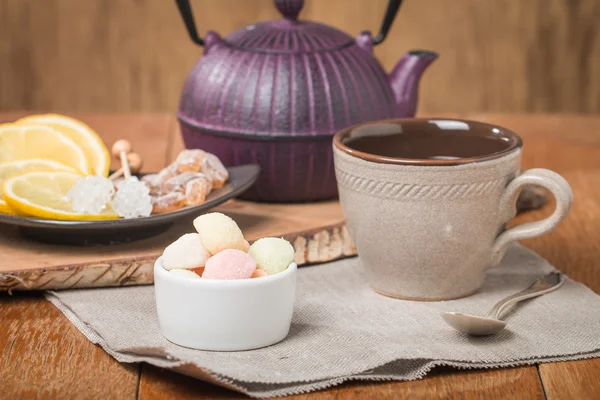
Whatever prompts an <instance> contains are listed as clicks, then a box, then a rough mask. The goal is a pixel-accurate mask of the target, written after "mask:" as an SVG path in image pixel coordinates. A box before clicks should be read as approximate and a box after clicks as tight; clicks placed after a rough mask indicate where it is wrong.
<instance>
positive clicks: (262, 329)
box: [154, 257, 297, 351]
mask: <svg viewBox="0 0 600 400" xmlns="http://www.w3.org/2000/svg"><path fill="white" fill-rule="evenodd" d="M296 270H297V266H296V263H294V262H292V263H291V264H290V266H289V267H288V268H287V269H286V270H285V271H283V272H280V273H278V274H275V275H270V276H265V277H261V278H253V279H239V280H213V279H190V278H186V277H185V276H180V275H177V274H171V273H169V271H167V270H165V269H164V268H163V266H162V257H160V258H159V259H158V260H156V263H155V264H154V291H155V293H156V309H157V312H158V322H159V324H160V329H161V331H162V334H163V335H164V336H165V337H166V338H167V339H168V340H169V341H171V342H173V343H175V344H178V345H180V346H185V347H190V348H193V349H199V350H217V351H236V350H251V349H257V348H260V347H265V346H270V345H272V344H275V343H277V342H279V341H281V340H283V339H284V338H285V337H286V336H287V334H288V332H289V330H290V325H291V322H292V314H293V312H294V300H295V296H296Z"/></svg>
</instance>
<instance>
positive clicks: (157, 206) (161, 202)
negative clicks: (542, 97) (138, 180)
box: [152, 192, 185, 214]
mask: <svg viewBox="0 0 600 400" xmlns="http://www.w3.org/2000/svg"><path fill="white" fill-rule="evenodd" d="M183 206H185V194H183V193H181V192H171V193H167V194H164V195H162V196H158V197H154V198H152V212H153V213H154V214H162V213H166V212H171V211H175V210H179V209H180V208H181V207H183Z"/></svg>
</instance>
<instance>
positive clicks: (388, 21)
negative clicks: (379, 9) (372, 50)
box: [373, 0, 402, 45]
mask: <svg viewBox="0 0 600 400" xmlns="http://www.w3.org/2000/svg"><path fill="white" fill-rule="evenodd" d="M400 5H402V0H390V2H389V3H388V6H387V10H386V11H385V15H384V16H383V22H382V23H381V29H379V33H378V34H377V36H375V38H374V39H373V45H378V44H380V43H382V42H383V41H384V40H385V38H386V36H387V34H388V32H389V30H390V28H391V27H392V23H393V22H394V19H395V18H396V14H398V9H399V8H400Z"/></svg>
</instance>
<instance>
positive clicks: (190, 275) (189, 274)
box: [169, 268, 200, 279]
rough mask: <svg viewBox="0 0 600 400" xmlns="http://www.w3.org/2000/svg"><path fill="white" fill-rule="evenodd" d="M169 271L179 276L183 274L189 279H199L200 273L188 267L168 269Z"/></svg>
mask: <svg viewBox="0 0 600 400" xmlns="http://www.w3.org/2000/svg"><path fill="white" fill-rule="evenodd" d="M169 273H170V274H175V275H179V276H184V277H186V278H191V279H200V275H198V274H197V273H195V272H194V271H190V270H189V269H178V268H175V269H172V270H170V271H169Z"/></svg>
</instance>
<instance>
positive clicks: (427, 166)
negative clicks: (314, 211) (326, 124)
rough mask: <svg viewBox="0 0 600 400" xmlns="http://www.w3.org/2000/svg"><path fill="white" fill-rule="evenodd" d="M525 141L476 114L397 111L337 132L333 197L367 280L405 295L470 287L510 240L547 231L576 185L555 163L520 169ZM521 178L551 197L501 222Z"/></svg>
mask: <svg viewBox="0 0 600 400" xmlns="http://www.w3.org/2000/svg"><path fill="white" fill-rule="evenodd" d="M521 147H522V141H521V138H520V137H519V136H517V135H516V134H515V133H513V132H511V131H510V130H508V129H504V128H501V127H499V126H493V125H488V124H484V123H480V122H473V121H462V120H445V119H400V120H389V121H380V122H374V123H367V124H361V125H356V126H353V127H350V128H347V129H345V130H343V131H341V132H339V133H337V134H336V136H335V137H334V143H333V150H334V162H335V170H336V177H337V181H338V189H339V193H340V202H341V204H342V209H343V212H344V216H345V218H346V223H347V226H348V230H349V233H350V235H351V237H352V238H353V240H354V242H355V245H356V248H357V251H358V254H359V257H360V259H361V262H362V264H363V265H364V267H365V269H366V271H367V274H368V278H369V280H370V283H371V285H372V287H373V288H374V289H375V290H376V291H377V292H379V293H381V294H384V295H386V296H391V297H397V298H402V299H409V300H448V299H454V298H460V297H464V296H468V295H470V294H473V293H474V292H476V291H477V290H478V289H479V288H480V287H481V285H482V283H483V280H484V277H485V273H486V270H487V269H488V268H490V267H493V266H495V265H497V264H498V263H499V262H500V260H501V259H502V257H503V255H504V253H505V252H506V249H507V247H508V245H509V244H510V243H511V242H513V241H515V240H520V239H528V238H533V237H536V236H540V235H543V234H546V233H548V232H550V231H552V230H553V229H554V228H556V226H557V225H558V224H560V222H561V221H562V220H563V219H564V218H565V217H566V216H567V213H568V212H569V209H570V207H571V202H572V198H573V194H572V192H571V188H570V187H569V184H568V183H567V182H566V181H565V180H564V179H563V178H562V177H561V176H560V175H558V174H556V173H555V172H552V171H549V170H547V169H538V168H536V169H531V170H528V171H525V172H523V173H520V164H521ZM527 185H535V186H541V187H543V188H546V189H548V190H549V191H550V192H551V193H552V194H553V195H554V197H555V198H556V209H555V210H554V212H553V213H552V215H550V216H549V217H547V218H545V219H542V220H540V221H536V222H529V223H525V224H522V225H517V226H515V227H512V228H510V229H506V224H507V223H508V222H509V221H510V220H511V219H512V218H513V217H514V216H515V214H516V200H517V197H518V195H519V193H520V192H521V190H522V189H523V188H524V187H525V186H527Z"/></svg>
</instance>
